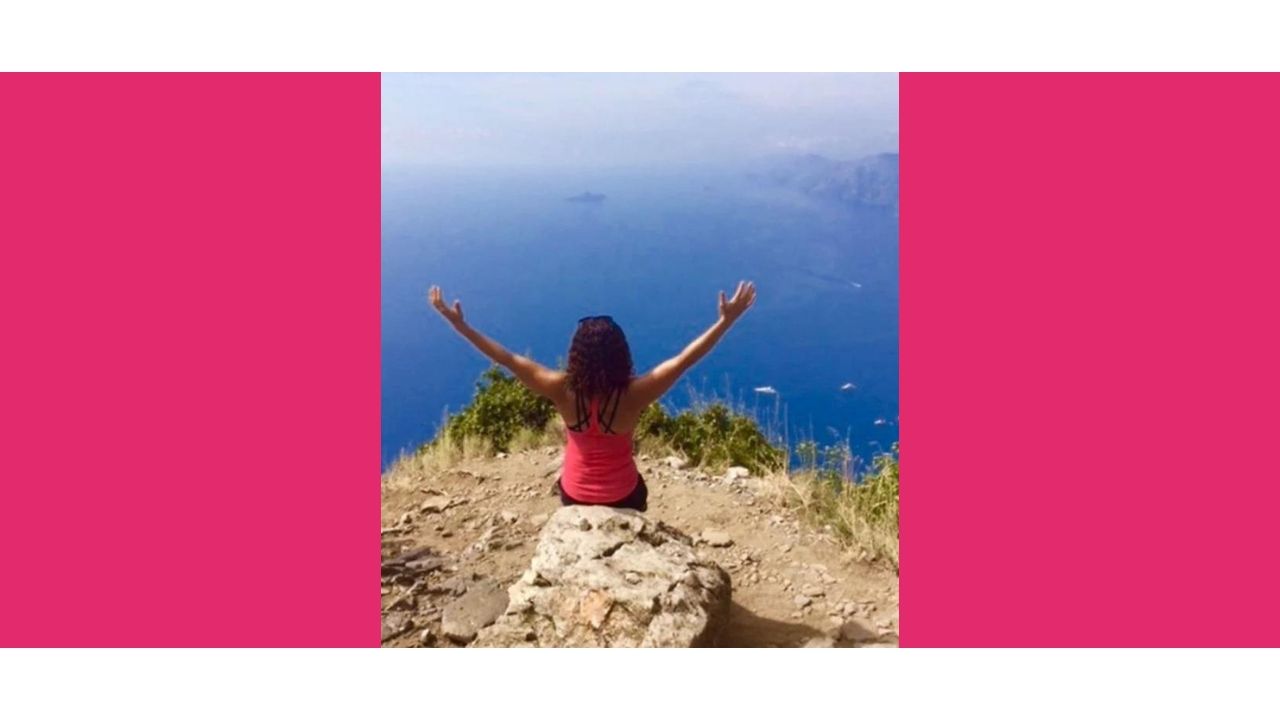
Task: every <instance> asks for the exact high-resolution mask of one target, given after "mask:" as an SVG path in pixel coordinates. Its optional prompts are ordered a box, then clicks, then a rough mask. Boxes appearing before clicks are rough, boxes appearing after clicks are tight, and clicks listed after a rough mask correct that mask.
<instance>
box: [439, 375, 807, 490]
mask: <svg viewBox="0 0 1280 720" xmlns="http://www.w3.org/2000/svg"><path fill="white" fill-rule="evenodd" d="M555 414H556V410H555V406H554V405H552V404H551V401H550V400H547V399H546V398H543V397H540V396H538V395H535V394H534V393H533V392H531V391H530V390H529V389H528V388H526V387H525V386H524V385H521V384H520V382H519V381H518V380H516V379H515V378H514V377H511V376H510V375H507V374H506V373H504V372H502V371H501V370H500V369H498V368H497V367H491V368H489V369H488V370H486V371H485V372H484V374H483V375H482V376H481V377H480V381H479V382H477V383H476V394H475V397H473V398H472V400H471V403H470V404H469V405H467V406H466V407H465V408H463V409H462V411H461V412H459V413H458V414H456V415H453V416H452V417H450V418H448V419H447V420H446V421H445V424H444V427H443V429H442V430H441V431H440V433H439V434H438V435H437V437H436V439H435V440H433V441H432V442H431V443H429V445H431V444H438V443H439V442H440V439H441V438H442V437H443V438H447V440H448V441H449V442H450V443H452V444H453V445H454V446H458V447H461V446H462V444H463V441H464V440H468V439H470V440H472V441H474V440H475V439H477V438H479V439H481V440H483V441H484V442H485V443H487V444H488V445H489V448H490V449H491V450H492V451H502V452H507V451H509V450H511V448H512V446H513V441H517V440H518V441H519V444H521V445H522V446H523V445H527V444H529V440H528V438H529V437H530V436H531V434H538V435H540V434H542V433H543V432H544V431H545V429H546V427H547V423H548V422H550V421H551V420H552V418H554V417H555ZM635 437H636V440H637V442H638V443H639V444H640V445H644V446H646V447H655V448H662V449H663V450H664V451H670V452H677V453H681V454H683V455H684V456H685V457H687V458H688V459H689V461H690V462H691V463H692V464H694V465H705V466H708V467H713V468H718V469H723V468H725V467H729V466H732V465H741V466H742V467H745V468H747V469H748V470H750V471H751V472H752V473H755V474H763V473H766V472H769V471H777V470H781V469H782V468H783V467H784V466H785V464H786V456H787V453H786V451H785V450H784V449H782V448H779V447H776V446H774V445H773V444H772V443H771V442H770V441H769V438H768V437H766V436H765V434H764V432H763V431H762V430H761V429H760V426H759V425H758V424H757V423H756V421H755V419H753V418H752V417H751V416H749V415H747V414H744V413H739V412H734V411H732V410H730V409H729V407H728V406H726V405H724V404H723V403H718V402H716V403H710V404H707V405H705V406H703V407H702V408H701V409H697V410H685V411H682V412H680V413H678V414H676V415H670V414H668V413H667V411H666V410H665V409H663V407H662V405H661V404H659V403H654V404H652V405H650V406H649V407H647V408H645V410H644V412H643V413H641V415H640V419H639V420H638V421H637V423H636V431H635Z"/></svg>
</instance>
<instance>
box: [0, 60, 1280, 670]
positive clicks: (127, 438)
mask: <svg viewBox="0 0 1280 720" xmlns="http://www.w3.org/2000/svg"><path fill="white" fill-rule="evenodd" d="M378 92H379V81H378V76H377V75H369V74H365V75H283V76H282V75H238V76H226V75H0V97H4V98H5V103H6V107H7V108H8V109H9V110H10V111H9V112H7V113H5V114H4V115H3V116H0V201H2V202H3V211H2V212H0V302H2V303H3V307H4V312H3V314H0V330H2V331H3V337H4V347H5V359H6V363H5V366H6V367H5V371H4V372H3V373H0V399H2V402H0V405H2V406H3V411H2V414H0V421H2V422H3V425H4V426H3V428H0V431H2V432H3V435H2V436H3V438H4V442H3V444H0V573H2V574H3V578H4V593H3V594H2V595H0V597H2V600H0V602H2V603H3V606H2V607H0V610H2V612H0V645H76V646H79V645H126V646H130V645H143V646H146V645H254V646H257V645H301V646H312V645H365V646H372V645H376V644H377V642H378V604H379V602H378V595H377V586H378V583H377V573H378V563H377V553H378V549H377V528H378V522H379V519H378V481H377V476H378V468H377V459H378V428H379V419H378V397H379V393H378V375H379V362H378V354H377V353H378V351H377V347H378V331H379V323H378V302H379V301H378V282H379V280H378V277H379V269H378V242H379V238H378V229H379V225H378V223H379V180H378V177H379V176H378V162H379V148H378V143H379V132H378V130H379V128H378V120H379V117H378V116H379V101H378ZM1278 103H1280V78H1278V77H1277V76H1274V75H1266V76H1259V75H1245V76H1221V75H1159V76H1132V75H1094V76H1080V75H954V74H951V75H904V76H903V77H902V95H901V110H902V112H901V118H902V121H901V130H902V134H901V137H902V242H901V247H902V251H901V252H902V405H903V412H902V418H903V426H902V434H903V445H904V446H905V448H906V453H905V455H904V460H903V463H904V470H905V476H906V478H907V479H906V482H905V484H904V488H903V498H902V506H903V517H902V544H903V547H902V578H901V579H902V592H901V598H902V618H903V623H902V641H903V644H904V645H916V646H921V645H1275V644H1280V614H1277V613H1276V612H1275V608H1276V607H1280V588H1278V587H1277V583H1276V580H1275V577H1276V573H1275V572H1274V571H1273V570H1272V569H1271V568H1272V566H1274V565H1275V558H1276V555H1277V550H1278V549H1280V530H1278V529H1277V527H1278V526H1277V523H1276V521H1275V514H1276V511H1277V508H1280V491H1278V490H1277V473H1276V471H1275V470H1274V463H1273V461H1272V458H1271V450H1272V447H1273V446H1274V444H1275V435H1276V433H1275V426H1276V423H1275V422H1274V420H1273V419H1272V417H1271V416H1272V414H1273V408H1274V407H1275V406H1276V400H1277V399H1278V398H1277V396H1278V395H1280V392H1278V385H1280V381H1278V380H1277V379H1276V378H1277V373H1276V370H1275V368H1277V367H1280V358H1278V357H1277V354H1278V353H1277V349H1276V342H1275V331H1274V330H1273V327H1274V326H1275V323H1276V320H1275V308H1276V307H1277V306H1280V303H1277V297H1276V296H1277V293H1278V290H1277V287H1278V284H1277V281H1276V271H1277V267H1280V263H1277V257H1276V249H1275V248H1276V246H1277V241H1278V240H1280V220H1278V217H1277V210H1276V207H1277V204H1276V200H1275V189H1276V185H1277V180H1276V177H1277V171H1276V168H1277V167H1280V141H1278V140H1277V138H1278V137H1280V136H1278V135H1277V134H1276V133H1275V131H1274V128H1275V127H1277V126H1280V107H1278V105H1277V104H1278ZM14 109H19V111H16V112H15V111H14Z"/></svg>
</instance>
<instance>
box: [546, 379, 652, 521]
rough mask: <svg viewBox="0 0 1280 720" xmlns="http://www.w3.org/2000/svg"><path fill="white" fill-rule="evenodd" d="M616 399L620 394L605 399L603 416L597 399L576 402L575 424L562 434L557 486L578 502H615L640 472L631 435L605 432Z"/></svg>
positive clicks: (632, 487) (631, 488)
mask: <svg viewBox="0 0 1280 720" xmlns="http://www.w3.org/2000/svg"><path fill="white" fill-rule="evenodd" d="M620 399H621V392H620V391H619V392H618V393H615V394H613V395H610V396H609V397H608V398H606V399H605V403H604V406H605V412H603V413H602V412H601V411H600V402H599V399H598V398H596V399H593V400H592V401H591V403H590V405H589V406H588V405H586V404H585V403H583V402H581V401H578V403H577V410H578V423H577V424H576V425H573V426H571V427H569V428H568V432H567V433H565V434H566V435H567V436H568V442H567V444H566V445H565V449H564V469H563V470H562V471H561V475H560V486H561V487H562V488H564V491H565V493H566V494H567V495H568V496H569V497H571V498H573V499H574V500H577V501H578V502H581V503H597V504H604V503H612V502H617V501H619V500H622V499H623V498H625V497H626V496H628V495H630V494H631V493H632V492H633V491H634V490H635V489H636V485H637V484H638V483H639V481H640V471H639V470H638V469H637V468H636V461H635V457H634V456H632V454H631V453H632V442H631V434H630V433H628V434H626V435H615V434H613V432H612V431H611V430H610V429H609V428H610V425H611V424H612V423H613V416H614V415H615V414H616V413H617V411H618V402H619V400H620ZM611 404H612V408H610V405H611Z"/></svg>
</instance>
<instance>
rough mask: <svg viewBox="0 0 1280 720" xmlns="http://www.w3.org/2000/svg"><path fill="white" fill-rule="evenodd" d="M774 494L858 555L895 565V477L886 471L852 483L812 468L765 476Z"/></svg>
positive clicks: (896, 508) (896, 548) (894, 470)
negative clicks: (810, 469)
mask: <svg viewBox="0 0 1280 720" xmlns="http://www.w3.org/2000/svg"><path fill="white" fill-rule="evenodd" d="M770 480H771V481H772V487H773V489H774V492H775V495H776V497H777V498H778V499H779V500H780V501H781V502H783V503H784V504H786V505H787V506H788V507H791V508H794V509H796V510H797V511H798V512H799V514H800V516H801V517H803V518H805V519H806V520H807V521H808V522H810V523H811V524H812V525H814V526H817V527H823V528H825V529H827V530H829V531H830V532H831V533H832V534H833V535H835V536H836V537H837V538H839V539H840V540H841V541H842V542H844V543H845V544H846V545H847V546H848V547H850V548H852V549H853V550H855V551H856V552H857V553H858V555H859V558H860V559H863V560H868V561H872V562H882V563H884V564H886V565H888V566H890V567H892V568H893V570H894V571H895V572H897V570H898V478H897V470H896V465H895V466H894V469H893V473H892V477H890V475H889V474H888V473H886V472H880V473H876V474H872V475H868V476H866V477H865V478H864V479H863V481H862V482H861V483H858V484H854V483H850V482H846V481H843V480H842V479H834V480H833V479H832V478H831V477H830V476H824V475H822V474H820V473H817V472H814V471H802V472H795V473H778V474H776V475H773V476H770Z"/></svg>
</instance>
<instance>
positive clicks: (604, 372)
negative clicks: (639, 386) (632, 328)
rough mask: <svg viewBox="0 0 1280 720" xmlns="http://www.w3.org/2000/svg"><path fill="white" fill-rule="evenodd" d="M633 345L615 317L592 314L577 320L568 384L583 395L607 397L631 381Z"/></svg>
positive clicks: (624, 387)
mask: <svg viewBox="0 0 1280 720" xmlns="http://www.w3.org/2000/svg"><path fill="white" fill-rule="evenodd" d="M633 371H634V369H633V367H632V365H631V347H630V346H629V345H627V336H626V335H625V334H623V332H622V328H621V327H619V326H618V324H617V323H616V322H614V321H613V319H612V318H608V317H589V318H583V320H582V321H581V322H579V323H578V329H577V331H575V332H574V333H573V342H572V343H570V345H569V366H568V368H567V369H566V373H567V374H568V375H569V387H570V388H572V389H573V392H574V393H575V394H576V395H578V396H579V397H582V398H594V397H606V396H608V395H609V393H611V392H613V391H614V390H625V389H626V387H627V385H629V384H630V383H631V376H632V373H633Z"/></svg>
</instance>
